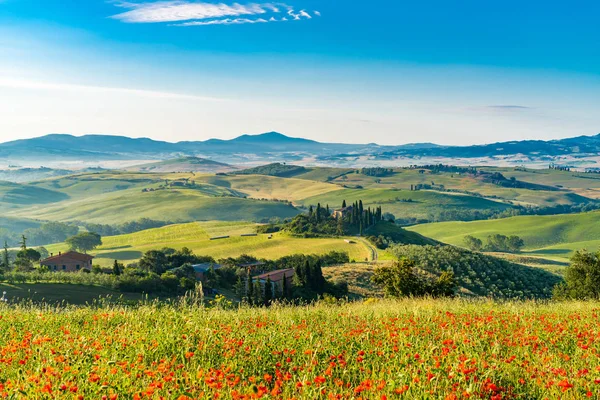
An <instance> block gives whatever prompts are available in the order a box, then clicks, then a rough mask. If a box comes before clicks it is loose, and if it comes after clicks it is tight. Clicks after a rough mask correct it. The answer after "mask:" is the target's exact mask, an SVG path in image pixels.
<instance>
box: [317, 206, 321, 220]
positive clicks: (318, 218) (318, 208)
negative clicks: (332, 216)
mask: <svg viewBox="0 0 600 400" xmlns="http://www.w3.org/2000/svg"><path fill="white" fill-rule="evenodd" d="M317 222H321V203H317Z"/></svg>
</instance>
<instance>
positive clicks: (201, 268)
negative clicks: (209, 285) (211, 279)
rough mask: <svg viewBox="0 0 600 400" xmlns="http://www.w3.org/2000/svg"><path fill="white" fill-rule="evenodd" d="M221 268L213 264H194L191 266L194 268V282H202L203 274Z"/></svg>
mask: <svg viewBox="0 0 600 400" xmlns="http://www.w3.org/2000/svg"><path fill="white" fill-rule="evenodd" d="M222 267H223V266H222V265H220V264H213V263H204V264H195V265H192V268H194V274H195V275H196V280H197V281H200V282H204V276H205V274H206V273H207V272H208V271H209V270H210V269H211V268H212V269H213V270H217V269H220V268H222Z"/></svg>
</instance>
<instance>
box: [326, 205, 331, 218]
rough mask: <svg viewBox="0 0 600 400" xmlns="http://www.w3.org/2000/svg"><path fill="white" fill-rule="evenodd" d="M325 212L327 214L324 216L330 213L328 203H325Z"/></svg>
mask: <svg viewBox="0 0 600 400" xmlns="http://www.w3.org/2000/svg"><path fill="white" fill-rule="evenodd" d="M325 212H326V213H327V215H326V216H327V218H329V216H330V215H331V212H330V211H329V204H327V205H326V206H325Z"/></svg>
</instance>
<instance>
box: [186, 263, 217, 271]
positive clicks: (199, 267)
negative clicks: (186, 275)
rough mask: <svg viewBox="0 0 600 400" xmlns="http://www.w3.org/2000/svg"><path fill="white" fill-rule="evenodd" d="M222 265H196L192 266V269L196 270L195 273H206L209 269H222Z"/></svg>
mask: <svg viewBox="0 0 600 400" xmlns="http://www.w3.org/2000/svg"><path fill="white" fill-rule="evenodd" d="M221 267H222V265H221V264H214V263H202V264H194V265H192V268H194V271H195V272H206V271H208V270H209V269H211V268H212V269H219V268H221Z"/></svg>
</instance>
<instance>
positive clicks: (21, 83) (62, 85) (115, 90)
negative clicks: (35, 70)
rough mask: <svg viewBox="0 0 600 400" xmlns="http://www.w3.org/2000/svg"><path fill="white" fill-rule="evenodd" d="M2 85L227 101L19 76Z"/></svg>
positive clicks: (1, 83)
mask: <svg viewBox="0 0 600 400" xmlns="http://www.w3.org/2000/svg"><path fill="white" fill-rule="evenodd" d="M0 87H4V88H8V89H29V90H52V91H62V92H67V91H69V92H86V93H117V94H122V95H134V96H141V97H151V98H160V99H179V100H194V101H227V99H224V98H218V97H208V96H197V95H191V94H183V93H173V92H162V91H158V90H146V89H131V88H120V87H106V86H88V85H76V84H71V83H56V82H41V81H33V80H28V79H19V78H0Z"/></svg>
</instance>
